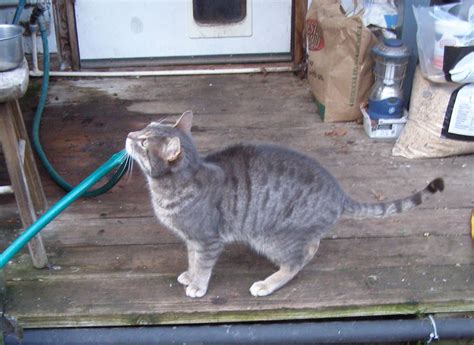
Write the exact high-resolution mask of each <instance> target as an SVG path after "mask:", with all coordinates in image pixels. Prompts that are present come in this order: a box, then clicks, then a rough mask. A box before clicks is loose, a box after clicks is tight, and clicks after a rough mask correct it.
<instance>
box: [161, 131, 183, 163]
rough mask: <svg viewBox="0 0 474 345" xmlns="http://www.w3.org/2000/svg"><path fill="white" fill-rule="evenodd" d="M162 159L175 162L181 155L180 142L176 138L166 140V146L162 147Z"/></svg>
mask: <svg viewBox="0 0 474 345" xmlns="http://www.w3.org/2000/svg"><path fill="white" fill-rule="evenodd" d="M163 151H164V152H163V153H164V156H165V157H164V158H165V159H166V160H167V161H168V162H172V161H175V160H176V159H177V158H178V157H179V154H180V153H181V142H180V140H179V138H178V137H173V138H170V139H168V142H167V143H166V146H165V147H164V150H163Z"/></svg>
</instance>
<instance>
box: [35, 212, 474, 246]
mask: <svg viewBox="0 0 474 345" xmlns="http://www.w3.org/2000/svg"><path fill="white" fill-rule="evenodd" d="M470 214H471V211H470V210H468V209H455V210H451V209H446V210H444V209H443V210H438V211H436V212H433V210H431V209H416V210H413V211H411V212H409V213H406V214H404V215H399V216H393V217H390V218H386V219H367V220H352V219H342V220H341V221H340V222H339V223H338V224H336V226H334V228H333V229H332V230H331V231H330V232H328V233H327V234H326V236H325V238H368V237H408V236H414V237H421V236H459V235H468V234H469V231H470V229H469V219H470V218H469V217H470ZM82 215H84V216H81V214H78V213H77V212H74V213H73V212H65V213H63V214H62V215H61V216H60V219H57V220H55V221H54V222H53V223H51V224H50V225H48V227H47V228H46V229H45V230H44V231H43V239H44V240H45V241H46V242H47V244H48V245H49V246H61V247H68V246H106V245H125V244H160V243H176V242H178V241H177V239H176V237H175V236H174V235H173V234H171V232H169V231H167V230H166V229H165V228H163V227H162V226H161V225H160V224H159V223H158V221H157V220H156V218H155V217H154V216H153V215H150V216H139V217H124V218H122V217H121V218H115V217H112V218H109V217H107V216H104V217H100V216H99V218H94V216H96V214H93V213H89V214H86V213H82ZM86 215H87V217H86Z"/></svg>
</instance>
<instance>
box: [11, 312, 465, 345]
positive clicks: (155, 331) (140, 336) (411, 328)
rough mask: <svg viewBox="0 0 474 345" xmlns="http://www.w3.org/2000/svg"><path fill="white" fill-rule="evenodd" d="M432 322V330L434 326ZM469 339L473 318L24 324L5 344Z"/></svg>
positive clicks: (258, 342)
mask: <svg viewBox="0 0 474 345" xmlns="http://www.w3.org/2000/svg"><path fill="white" fill-rule="evenodd" d="M435 327H436V332H435ZM435 335H437V336H438V337H439V339H440V340H446V339H473V338H474V319H468V318H465V319H460V318H458V319H439V320H436V321H435V322H434V323H433V322H431V320H429V319H422V320H380V321H378V320H377V321H342V322H302V323H269V324H229V325H205V326H204V325H200V326H174V327H173V326H153V327H111V328H74V329H73V328H64V329H61V328H55V329H30V330H29V329H26V330H25V331H24V338H23V340H22V341H21V342H20V341H18V340H16V339H15V338H14V337H12V336H8V337H6V338H5V344H20V343H21V344H22V345H30V344H31V345H33V344H50V345H53V344H69V345H75V344H77V345H79V344H81V345H82V344H114V345H117V344H311V343H349V342H350V343H361V342H364V343H368V342H400V341H416V340H421V341H428V340H430V339H433V338H434V337H435Z"/></svg>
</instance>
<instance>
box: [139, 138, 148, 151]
mask: <svg viewBox="0 0 474 345" xmlns="http://www.w3.org/2000/svg"><path fill="white" fill-rule="evenodd" d="M139 144H140V146H141V147H143V148H144V149H146V148H147V147H148V139H141V140H140V141H139Z"/></svg>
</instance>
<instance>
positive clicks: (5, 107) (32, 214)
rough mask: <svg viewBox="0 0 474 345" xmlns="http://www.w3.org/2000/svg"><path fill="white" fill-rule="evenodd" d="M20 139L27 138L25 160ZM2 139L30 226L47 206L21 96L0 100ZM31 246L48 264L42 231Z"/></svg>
mask: <svg viewBox="0 0 474 345" xmlns="http://www.w3.org/2000/svg"><path fill="white" fill-rule="evenodd" d="M20 139H23V140H25V142H26V149H25V159H24V164H23V161H22V159H21V157H20V150H19V147H18V141H19V140H20ZM0 141H1V143H2V147H3V152H4V156H5V160H6V165H7V169H8V174H9V176H10V180H11V183H12V186H13V190H14V192H15V199H16V203H17V205H18V210H19V213H20V218H21V221H22V224H23V226H24V227H25V228H26V227H28V226H30V225H31V224H33V223H34V222H35V220H36V217H37V213H42V212H43V211H44V210H45V209H46V207H47V206H46V198H45V196H44V192H43V188H42V186H41V181H40V179H39V175H38V171H37V170H36V166H35V162H34V160H33V155H32V152H31V146H30V144H29V140H28V137H27V136H26V130H25V125H24V123H23V118H22V116H21V112H20V109H19V105H18V101H17V100H14V101H10V102H7V103H1V104H0ZM28 249H29V251H30V255H31V259H32V261H33V265H34V266H35V267H36V268H43V267H46V266H47V264H48V258H47V256H46V250H45V248H44V244H43V241H42V239H41V236H40V234H38V235H36V236H35V237H34V238H33V239H32V240H31V241H30V242H29V243H28Z"/></svg>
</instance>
